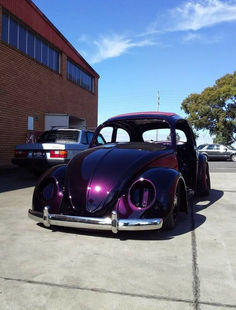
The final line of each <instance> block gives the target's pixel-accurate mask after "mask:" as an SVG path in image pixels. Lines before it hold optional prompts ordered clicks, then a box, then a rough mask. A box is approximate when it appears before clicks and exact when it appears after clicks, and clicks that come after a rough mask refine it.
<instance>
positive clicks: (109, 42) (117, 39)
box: [90, 34, 155, 64]
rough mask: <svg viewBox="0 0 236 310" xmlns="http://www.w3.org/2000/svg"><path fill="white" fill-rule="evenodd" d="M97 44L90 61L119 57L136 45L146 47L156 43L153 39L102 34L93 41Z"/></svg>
mask: <svg viewBox="0 0 236 310" xmlns="http://www.w3.org/2000/svg"><path fill="white" fill-rule="evenodd" d="M93 43H94V44H95V45H96V48H97V51H96V53H95V54H94V56H93V57H91V59H90V63H91V64H94V63H98V62H101V61H103V60H105V59H108V58H114V57H119V56H120V55H122V54H124V53H125V52H127V50H129V49H131V48H134V47H144V46H150V45H154V44H155V43H154V42H153V41H152V40H148V39H145V40H140V41H134V40H133V39H130V38H127V37H124V36H121V35H117V34H116V35H113V36H107V37H106V36H102V37H100V39H99V40H95V41H94V42H93Z"/></svg>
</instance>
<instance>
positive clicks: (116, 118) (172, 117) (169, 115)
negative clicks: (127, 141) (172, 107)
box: [106, 111, 183, 122]
mask: <svg viewBox="0 0 236 310" xmlns="http://www.w3.org/2000/svg"><path fill="white" fill-rule="evenodd" d="M137 118H161V119H165V120H172V121H173V120H175V121H177V120H179V119H183V118H182V117H180V116H179V115H177V114H175V113H171V112H151V111H150V112H135V113H126V114H120V115H117V116H113V117H111V118H109V119H108V120H107V121H106V122H111V121H119V120H124V119H137Z"/></svg>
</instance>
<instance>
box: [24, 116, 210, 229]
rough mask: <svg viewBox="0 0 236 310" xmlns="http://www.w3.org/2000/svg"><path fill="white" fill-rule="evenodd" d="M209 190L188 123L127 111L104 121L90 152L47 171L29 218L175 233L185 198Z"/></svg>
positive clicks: (205, 165)
mask: <svg viewBox="0 0 236 310" xmlns="http://www.w3.org/2000/svg"><path fill="white" fill-rule="evenodd" d="M101 137H104V139H102V138H101ZM209 191H210V176H209V168H208V163H207V159H206V157H205V156H203V155H202V154H199V153H198V150H197V148H196V142H195V138H194V134H193V132H192V129H191V127H190V125H189V124H188V122H187V121H186V120H185V119H183V118H181V117H180V116H178V115H176V114H174V113H161V112H158V113H157V112H143V113H132V114H125V115H120V116H116V117H113V118H110V119H108V120H107V121H106V122H104V123H103V124H102V125H100V126H99V127H98V128H97V130H96V131H95V134H94V137H93V139H92V142H91V144H90V148H89V149H87V150H85V151H84V152H82V153H80V154H78V155H76V156H75V157H74V158H73V159H72V160H71V161H70V162H69V163H68V165H60V166H56V167H54V168H52V169H51V170H49V171H48V172H47V173H46V174H45V175H44V176H43V177H42V178H41V179H40V180H39V183H38V185H37V186H36V187H35V191H34V195H33V206H32V209H30V210H29V216H30V217H31V218H32V219H34V220H36V221H38V222H41V223H43V224H44V225H45V226H50V225H58V226H68V227H76V228H85V229H100V230H112V231H113V232H114V233H117V232H118V231H120V230H152V229H160V228H162V227H164V228H165V229H173V228H174V227H175V224H176V220H177V218H178V214H179V212H180V211H183V212H188V195H189V194H190V193H191V194H192V193H195V194H199V195H207V194H209Z"/></svg>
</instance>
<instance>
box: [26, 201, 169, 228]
mask: <svg viewBox="0 0 236 310" xmlns="http://www.w3.org/2000/svg"><path fill="white" fill-rule="evenodd" d="M28 215H29V217H30V218H31V219H33V220H35V221H37V222H40V223H42V224H43V225H44V226H46V227H50V226H51V225H55V226H63V227H72V228H80V229H95V230H111V231H112V232H113V233H115V234H116V233H117V232H118V231H141V230H155V229H160V228H161V227H162V225H163V219H162V218H152V219H118V217H117V212H116V211H112V216H111V218H110V217H107V218H98V217H82V216H71V215H63V214H50V213H49V207H48V206H46V207H44V210H43V212H38V211H34V210H31V209H29V212H28Z"/></svg>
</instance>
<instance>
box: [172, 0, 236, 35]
mask: <svg viewBox="0 0 236 310" xmlns="http://www.w3.org/2000/svg"><path fill="white" fill-rule="evenodd" d="M170 13H171V18H170V20H171V25H169V27H167V30H168V31H186V30H194V31H197V30H200V29H202V28H204V27H210V26H213V25H216V24H220V23H223V22H230V21H236V1H227V2H223V1H220V0H202V1H197V2H196V1H189V2H186V3H185V4H184V5H183V6H181V7H177V8H175V9H173V10H172V11H171V12H170Z"/></svg>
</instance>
